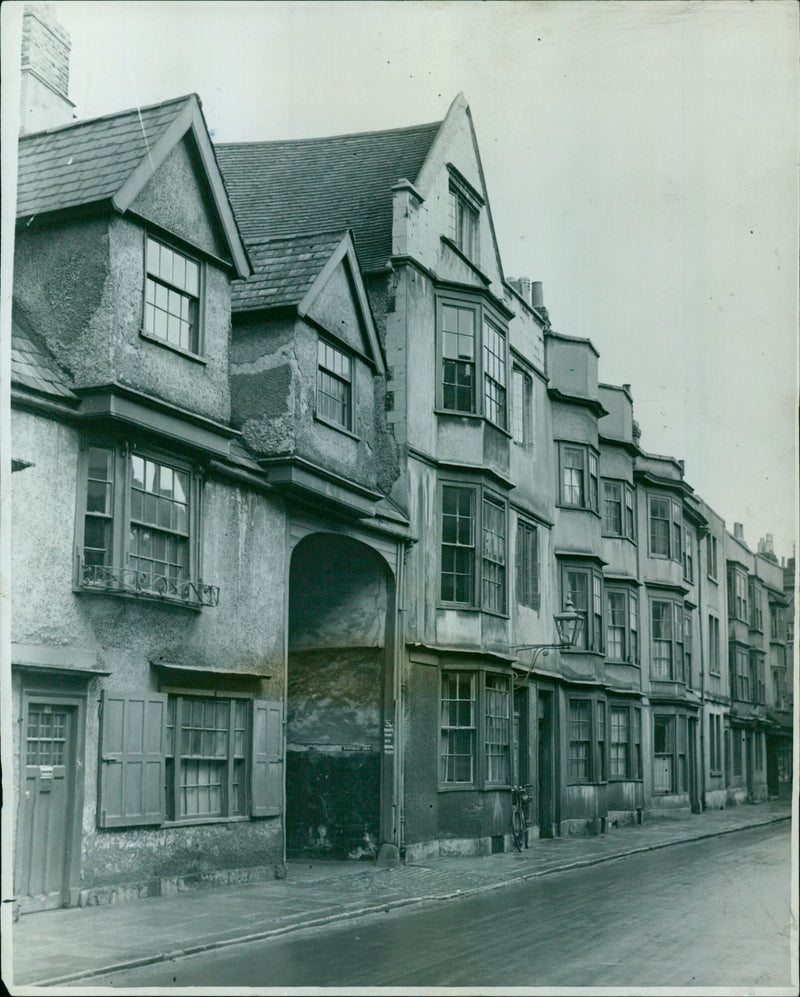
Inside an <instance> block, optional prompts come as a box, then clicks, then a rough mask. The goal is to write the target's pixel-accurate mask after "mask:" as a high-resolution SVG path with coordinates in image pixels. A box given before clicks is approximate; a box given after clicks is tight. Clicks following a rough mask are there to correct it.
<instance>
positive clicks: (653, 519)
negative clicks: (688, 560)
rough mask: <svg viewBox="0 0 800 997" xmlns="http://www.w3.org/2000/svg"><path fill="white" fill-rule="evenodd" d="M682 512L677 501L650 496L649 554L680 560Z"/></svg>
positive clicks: (681, 554) (682, 550)
mask: <svg viewBox="0 0 800 997" xmlns="http://www.w3.org/2000/svg"><path fill="white" fill-rule="evenodd" d="M684 553H685V552H684V549H683V514H682V512H681V506H680V503H679V502H675V501H674V500H673V499H669V498H664V497H662V496H660V495H651V496H650V554H651V555H652V556H653V557H669V558H672V560H673V561H682V560H683V557H684Z"/></svg>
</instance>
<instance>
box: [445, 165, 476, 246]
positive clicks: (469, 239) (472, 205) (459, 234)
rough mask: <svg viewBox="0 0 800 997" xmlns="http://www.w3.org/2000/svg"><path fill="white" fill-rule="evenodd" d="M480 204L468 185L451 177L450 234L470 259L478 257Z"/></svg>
mask: <svg viewBox="0 0 800 997" xmlns="http://www.w3.org/2000/svg"><path fill="white" fill-rule="evenodd" d="M478 218H479V206H478V204H477V202H476V200H475V199H474V198H473V197H472V196H471V195H470V193H469V192H468V191H467V189H466V187H465V186H464V185H462V184H460V183H458V182H457V181H456V180H455V178H453V177H451V179H450V236H451V238H452V240H453V242H454V243H455V244H456V246H457V247H458V248H459V249H460V250H461V252H462V253H463V254H464V255H465V256H467V257H469V259H470V260H473V261H475V260H477V258H478Z"/></svg>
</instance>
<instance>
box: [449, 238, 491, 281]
mask: <svg viewBox="0 0 800 997" xmlns="http://www.w3.org/2000/svg"><path fill="white" fill-rule="evenodd" d="M441 239H442V242H443V243H444V244H445V246H448V247H449V248H450V249H452V250H453V252H454V253H455V254H456V256H458V258H459V259H460V260H463V262H464V263H466V264H467V266H468V267H469V268H470V270H472V272H473V273H474V274H475V275H476V276H477V277H478V278H480V280H482V281H483V283H484V284H486V285H487V287H488V285H489V284H491V283H492V282H491V280H490V279H489V278H488V277H487V276H486V274H485V273H484V272H483V271H482V270H481V269H480V268H479V267H478V266H477V265H476V264H475V263H473V262H472V260H471V259H470V258H469V256H467V254H466V253H465V252H464V250H463V249H461V248H460V247H459V246H458V245H457V243H455V242H454V241H453V240H452V239H451V238H450V237H449V236H447V235H443V236H442V237H441Z"/></svg>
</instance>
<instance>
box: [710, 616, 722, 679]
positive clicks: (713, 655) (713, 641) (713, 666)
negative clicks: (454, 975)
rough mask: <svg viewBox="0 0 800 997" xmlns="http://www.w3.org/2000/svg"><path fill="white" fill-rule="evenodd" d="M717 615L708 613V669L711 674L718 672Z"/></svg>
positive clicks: (717, 673)
mask: <svg viewBox="0 0 800 997" xmlns="http://www.w3.org/2000/svg"><path fill="white" fill-rule="evenodd" d="M720 646H721V645H720V642H719V617H718V616H712V615H711V613H709V614H708V670H709V672H710V673H711V674H712V675H719V673H720V660H721V659H720Z"/></svg>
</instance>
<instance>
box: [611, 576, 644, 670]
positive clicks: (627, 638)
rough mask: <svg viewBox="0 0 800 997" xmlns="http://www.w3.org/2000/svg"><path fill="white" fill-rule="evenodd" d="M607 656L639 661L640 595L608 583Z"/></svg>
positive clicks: (630, 662)
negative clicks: (613, 586)
mask: <svg viewBox="0 0 800 997" xmlns="http://www.w3.org/2000/svg"><path fill="white" fill-rule="evenodd" d="M606 658H607V659H608V660H609V661H624V662H626V663H628V664H636V663H637V662H638V661H639V597H638V596H637V595H636V593H635V592H631V590H630V589H629V588H627V587H618V588H612V587H611V586H610V585H606Z"/></svg>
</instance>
